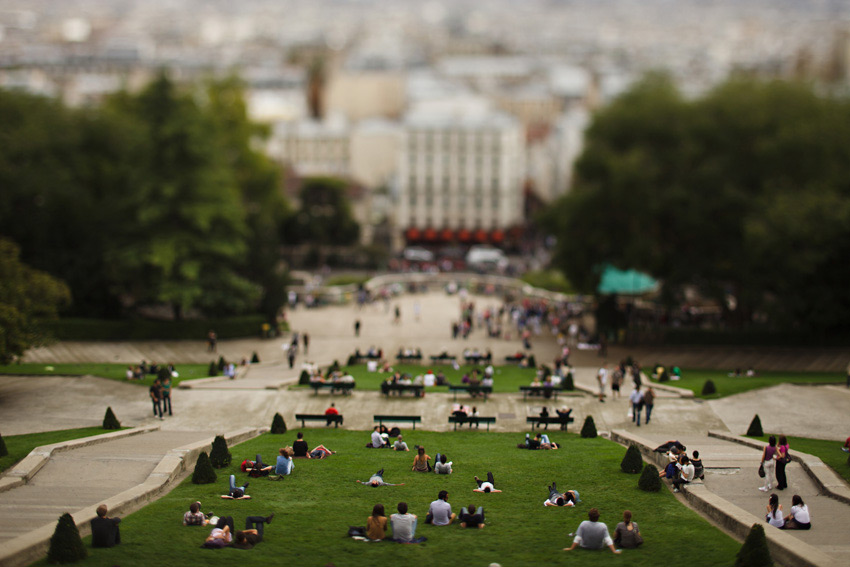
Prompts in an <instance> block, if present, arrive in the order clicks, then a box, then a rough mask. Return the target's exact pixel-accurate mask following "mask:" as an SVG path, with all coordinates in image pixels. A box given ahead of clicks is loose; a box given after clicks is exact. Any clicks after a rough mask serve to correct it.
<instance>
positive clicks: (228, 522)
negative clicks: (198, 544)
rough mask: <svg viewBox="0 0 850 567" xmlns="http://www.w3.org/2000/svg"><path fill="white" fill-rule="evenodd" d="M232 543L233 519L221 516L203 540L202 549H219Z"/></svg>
mask: <svg viewBox="0 0 850 567" xmlns="http://www.w3.org/2000/svg"><path fill="white" fill-rule="evenodd" d="M232 541H233V517H232V516H222V517H221V518H219V519H218V523H217V524H216V525H215V527H214V528H213V529H212V531H211V532H210V535H208V536H207V539H205V540H204V545H203V546H204V547H208V548H211V549H221V548H222V547H227V545H228V544H229V543H230V542H232Z"/></svg>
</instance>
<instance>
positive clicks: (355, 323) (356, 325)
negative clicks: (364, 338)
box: [354, 319, 360, 337]
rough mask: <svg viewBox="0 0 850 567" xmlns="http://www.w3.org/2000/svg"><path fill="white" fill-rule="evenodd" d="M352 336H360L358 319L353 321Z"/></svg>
mask: <svg viewBox="0 0 850 567" xmlns="http://www.w3.org/2000/svg"><path fill="white" fill-rule="evenodd" d="M354 336H355V337H359V336H360V319H356V320H355V321H354Z"/></svg>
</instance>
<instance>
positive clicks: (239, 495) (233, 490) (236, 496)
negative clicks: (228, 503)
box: [221, 475, 251, 500]
mask: <svg viewBox="0 0 850 567" xmlns="http://www.w3.org/2000/svg"><path fill="white" fill-rule="evenodd" d="M247 490H248V483H247V482H246V483H245V484H244V485H243V486H241V487H238V488H237V486H236V475H230V492H228V493H227V494H222V495H221V497H222V498H224V499H225V500H250V499H251V497H250V496H248V495H247V494H245V492H246V491H247Z"/></svg>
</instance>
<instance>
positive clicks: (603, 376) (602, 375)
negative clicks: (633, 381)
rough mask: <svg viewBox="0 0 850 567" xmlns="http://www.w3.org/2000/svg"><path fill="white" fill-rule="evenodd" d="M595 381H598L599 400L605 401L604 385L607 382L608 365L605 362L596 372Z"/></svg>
mask: <svg viewBox="0 0 850 567" xmlns="http://www.w3.org/2000/svg"><path fill="white" fill-rule="evenodd" d="M596 381H597V382H598V383H599V401H600V402H603V403H604V402H605V400H604V399H603V398H604V397H605V385H606V384H607V383H608V365H607V364H605V365H603V366H602V368H600V369H599V372H597V373H596Z"/></svg>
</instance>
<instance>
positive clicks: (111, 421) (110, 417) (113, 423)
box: [103, 407, 121, 429]
mask: <svg viewBox="0 0 850 567" xmlns="http://www.w3.org/2000/svg"><path fill="white" fill-rule="evenodd" d="M103 428H104V429H121V423H120V422H119V421H118V418H117V417H115V414H114V413H112V408H111V407H108V408H106V415H104V416H103Z"/></svg>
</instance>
